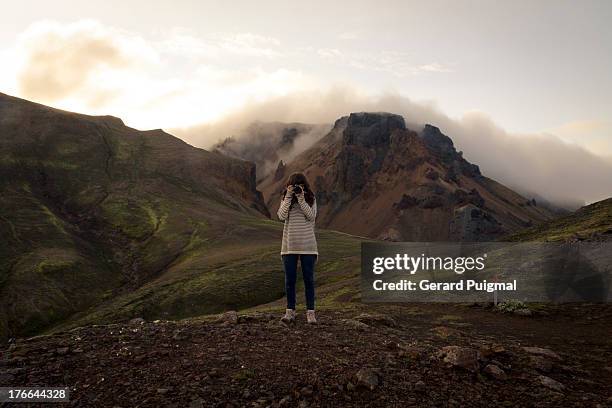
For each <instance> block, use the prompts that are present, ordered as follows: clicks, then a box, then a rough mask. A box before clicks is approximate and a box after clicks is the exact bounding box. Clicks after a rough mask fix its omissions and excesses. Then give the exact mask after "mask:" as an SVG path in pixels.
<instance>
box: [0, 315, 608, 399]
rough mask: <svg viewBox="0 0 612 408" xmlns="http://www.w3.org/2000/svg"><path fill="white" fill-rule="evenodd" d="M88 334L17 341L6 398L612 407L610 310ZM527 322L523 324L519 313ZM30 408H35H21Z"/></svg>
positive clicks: (239, 318)
mask: <svg viewBox="0 0 612 408" xmlns="http://www.w3.org/2000/svg"><path fill="white" fill-rule="evenodd" d="M279 313H280V311H278V310H274V311H259V312H250V313H248V314H236V313H235V312H228V313H226V314H223V315H220V316H218V317H211V318H205V319H200V320H186V321H178V322H173V321H154V322H147V321H144V320H142V319H134V320H132V321H131V322H127V323H125V324H116V325H107V326H92V327H83V328H78V329H74V330H72V331H69V332H63V333H57V334H54V335H51V336H39V337H35V338H30V339H17V340H16V341H14V342H13V343H11V344H10V345H8V347H6V346H5V347H4V348H3V350H2V360H1V363H0V385H1V386H8V385H11V386H18V385H19V386H24V385H28V386H42V385H45V386H70V387H71V389H72V395H71V403H70V405H74V406H87V407H89V406H95V407H98V406H110V407H154V406H159V407H166V406H169V407H170V406H174V407H194V408H195V407H295V406H298V407H310V406H317V407H318V406H323V407H339V406H342V407H344V406H348V407H364V406H373V407H406V406H415V407H421V406H426V407H428V406H436V407H437V406H440V407H446V406H456V407H480V406H486V407H498V406H537V407H549V406H550V407H553V406H554V407H557V406H563V407H567V406H589V407H591V406H592V407H609V406H611V407H612V308H610V307H607V306H604V305H601V306H596V305H591V306H564V307H558V308H548V309H546V310H544V311H539V310H535V311H534V312H533V313H531V315H530V316H524V315H521V316H519V315H516V314H513V313H501V312H498V311H494V310H491V309H489V308H487V307H484V306H475V305H472V306H462V305H404V306H375V307H374V306H372V307H370V306H368V307H366V306H365V305H358V306H354V307H350V308H346V309H343V310H338V309H330V310H322V311H320V312H319V320H320V322H319V324H318V325H316V326H309V325H307V324H306V323H305V318H304V316H302V315H301V314H300V316H299V318H298V321H297V322H296V323H294V324H291V325H289V326H286V325H284V324H282V323H280V322H279V321H278V317H279ZM522 314H525V313H522ZM23 405H26V404H23Z"/></svg>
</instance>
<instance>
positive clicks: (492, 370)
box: [483, 364, 508, 381]
mask: <svg viewBox="0 0 612 408" xmlns="http://www.w3.org/2000/svg"><path fill="white" fill-rule="evenodd" d="M483 372H484V373H485V374H487V375H488V376H489V377H491V378H495V379H496V380H501V381H505V380H507V379H508V376H507V375H506V373H505V372H504V370H502V369H501V368H499V367H498V366H496V365H493V364H487V366H486V367H485V368H484V370H483Z"/></svg>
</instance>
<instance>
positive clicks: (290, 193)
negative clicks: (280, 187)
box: [285, 185, 293, 197]
mask: <svg viewBox="0 0 612 408" xmlns="http://www.w3.org/2000/svg"><path fill="white" fill-rule="evenodd" d="M291 196H293V185H291V186H287V193H286V194H285V197H291Z"/></svg>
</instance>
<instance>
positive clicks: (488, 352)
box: [478, 344, 506, 359]
mask: <svg viewBox="0 0 612 408" xmlns="http://www.w3.org/2000/svg"><path fill="white" fill-rule="evenodd" d="M478 351H479V352H480V356H481V357H482V358H484V359H489V358H492V357H494V356H495V355H498V354H503V353H505V352H506V349H505V347H504V346H502V345H501V344H490V345H485V346H482V347H480V349H479V350H478Z"/></svg>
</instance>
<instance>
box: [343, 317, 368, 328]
mask: <svg viewBox="0 0 612 408" xmlns="http://www.w3.org/2000/svg"><path fill="white" fill-rule="evenodd" d="M341 322H342V323H344V324H345V325H347V326H349V327H351V328H353V329H357V330H365V329H368V328H369V327H370V326H368V325H367V324H365V323H362V322H360V321H357V320H353V319H342V320H341Z"/></svg>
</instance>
